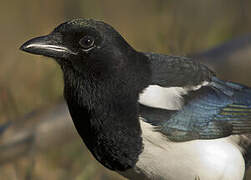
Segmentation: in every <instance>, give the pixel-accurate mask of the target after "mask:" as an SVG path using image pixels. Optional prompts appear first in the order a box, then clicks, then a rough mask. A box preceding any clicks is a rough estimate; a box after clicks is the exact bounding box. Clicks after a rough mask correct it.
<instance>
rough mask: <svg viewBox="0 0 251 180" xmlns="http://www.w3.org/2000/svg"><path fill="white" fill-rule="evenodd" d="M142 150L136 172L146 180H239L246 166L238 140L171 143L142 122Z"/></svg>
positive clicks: (231, 137)
mask: <svg viewBox="0 0 251 180" xmlns="http://www.w3.org/2000/svg"><path fill="white" fill-rule="evenodd" d="M141 127H142V137H143V143H144V150H143V152H142V153H141V154H140V156H139V161H138V162H137V164H136V169H138V170H139V171H140V173H143V174H145V175H146V177H147V179H168V180H194V179H196V178H197V179H198V177H199V179H200V180H242V179H243V176H244V172H245V162H244V159H243V156H242V152H241V149H240V148H239V147H238V145H237V142H238V140H239V138H238V136H230V137H227V138H221V139H214V140H194V141H188V142H179V143H175V142H170V141H168V139H166V137H164V136H163V135H161V133H159V132H156V131H154V129H153V127H152V126H151V125H150V124H148V123H145V122H144V121H142V120H141Z"/></svg>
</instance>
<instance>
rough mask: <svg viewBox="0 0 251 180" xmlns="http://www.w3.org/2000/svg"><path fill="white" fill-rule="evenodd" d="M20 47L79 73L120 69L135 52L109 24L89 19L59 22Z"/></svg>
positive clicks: (128, 61)
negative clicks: (44, 33)
mask: <svg viewBox="0 0 251 180" xmlns="http://www.w3.org/2000/svg"><path fill="white" fill-rule="evenodd" d="M20 49H21V50H23V51H26V52H29V53H32V54H37V55H43V56H47V57H52V58H54V59H56V61H57V62H58V63H59V64H60V65H62V66H66V68H74V69H75V70H77V71H79V72H80V73H82V72H85V71H92V72H100V71H102V72H105V71H107V70H109V71H111V70H114V69H117V70H121V69H122V68H125V66H126V65H128V63H130V60H129V58H130V56H134V57H135V54H137V52H136V51H135V50H134V49H133V48H132V47H131V46H130V45H129V44H128V43H127V42H126V41H125V40H124V39H123V37H122V36H121V35H120V34H119V33H118V32H117V31H116V30H115V29H113V28H112V27H111V26H110V25H108V24H106V23H104V22H102V21H96V20H93V19H73V20H70V21H68V22H65V23H63V24H60V25H59V26H58V27H56V28H55V29H54V30H53V31H52V32H51V33H50V34H48V35H46V36H41V37H36V38H33V39H31V40H29V41H27V42H25V43H24V44H23V45H22V46H21V47H20ZM131 61H132V60H131Z"/></svg>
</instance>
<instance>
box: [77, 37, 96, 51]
mask: <svg viewBox="0 0 251 180" xmlns="http://www.w3.org/2000/svg"><path fill="white" fill-rule="evenodd" d="M79 44H80V45H81V46H82V47H83V48H84V49H86V50H88V49H90V48H92V47H93V46H94V38H93V37H92V36H84V37H83V38H81V39H80V40H79Z"/></svg>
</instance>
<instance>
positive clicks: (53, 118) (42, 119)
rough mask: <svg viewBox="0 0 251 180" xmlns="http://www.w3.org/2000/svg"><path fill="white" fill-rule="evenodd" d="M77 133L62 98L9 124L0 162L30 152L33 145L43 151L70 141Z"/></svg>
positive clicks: (2, 145)
mask: <svg viewBox="0 0 251 180" xmlns="http://www.w3.org/2000/svg"><path fill="white" fill-rule="evenodd" d="M15 122H16V121H15ZM76 135H77V134H76V131H75V129H74V128H73V123H72V121H71V118H70V115H69V113H68V110H67V107H66V104H65V103H64V102H62V101H61V102H60V103H58V104H55V105H54V106H53V107H51V108H50V109H49V110H39V111H37V112H33V113H32V114H31V115H28V116H27V119H26V118H24V119H22V120H21V121H20V122H18V123H14V122H13V123H12V124H11V125H10V126H9V129H8V130H6V132H4V134H3V136H2V137H1V141H0V142H1V143H0V164H3V163H5V162H9V161H10V160H15V159H17V158H18V157H20V156H22V155H25V154H27V153H29V151H30V149H31V147H32V146H34V147H35V148H36V150H38V151H43V150H46V149H48V148H50V147H55V146H57V145H60V144H64V143H67V142H69V141H70V140H72V139H73V138H74V137H76Z"/></svg>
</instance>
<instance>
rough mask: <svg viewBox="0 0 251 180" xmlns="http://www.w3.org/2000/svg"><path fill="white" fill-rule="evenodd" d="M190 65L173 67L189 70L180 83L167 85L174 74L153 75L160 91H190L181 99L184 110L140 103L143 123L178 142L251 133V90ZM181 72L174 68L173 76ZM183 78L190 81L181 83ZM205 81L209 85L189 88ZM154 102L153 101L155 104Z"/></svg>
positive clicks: (180, 97)
mask: <svg viewBox="0 0 251 180" xmlns="http://www.w3.org/2000/svg"><path fill="white" fill-rule="evenodd" d="M162 61H165V60H162ZM170 61H176V60H170ZM178 61H180V60H178ZM184 61H187V60H184ZM188 61H189V63H188V65H187V66H186V65H184V64H182V63H180V64H182V65H180V64H179V63H178V62H176V63H174V62H172V63H171V64H176V65H175V66H181V67H180V69H186V71H185V75H182V71H181V72H180V74H179V75H176V81H169V79H168V78H166V79H167V80H166V81H165V79H164V77H165V76H167V75H168V74H169V73H170V72H168V73H166V74H165V73H164V72H162V73H159V72H158V73H157V75H156V74H154V73H155V72H153V77H154V78H157V79H154V80H153V84H158V86H159V88H162V89H163V88H166V89H171V88H172V87H171V85H172V86H173V85H174V86H177V87H178V88H179V87H180V88H184V89H186V92H185V93H181V94H179V95H178V96H177V97H178V99H179V101H180V102H182V103H180V106H179V107H178V106H177V107H175V108H169V107H168V106H156V105H153V106H152V105H151V103H144V101H143V100H140V101H139V102H140V103H141V104H140V108H139V109H140V115H141V116H142V117H143V119H144V120H145V121H146V122H148V123H150V124H152V125H153V126H154V127H155V129H156V131H159V132H161V133H162V134H164V135H166V136H167V137H168V139H170V140H172V141H176V142H182V141H189V140H195V139H216V138H222V137H227V136H230V135H237V134H239V135H240V134H247V133H251V89H250V88H248V87H246V86H243V85H240V84H237V83H232V82H227V81H222V80H219V79H218V78H216V77H215V76H214V75H213V73H212V72H211V71H210V70H208V69H207V68H206V67H205V66H203V65H200V64H196V63H195V64H193V61H191V60H188ZM157 64H159V63H157ZM164 64H165V63H164ZM166 64H168V63H166ZM163 66H164V65H163ZM165 66H168V65H165ZM155 67H156V66H155ZM178 69H179V67H175V68H174V69H172V68H171V70H173V73H176V71H177V70H178ZM189 69H190V70H189ZM161 71H162V70H161ZM166 71H167V70H166ZM188 71H190V73H189V72H188ZM203 71H206V72H203ZM158 74H159V75H158ZM176 74H177V73H176ZM196 74H197V76H196ZM182 76H184V78H186V79H188V80H186V81H183V82H182V81H177V80H179V78H181V77H182ZM158 78H159V79H158ZM189 79H192V80H193V81H192V80H189ZM203 81H207V82H208V83H207V84H206V85H203V86H199V87H198V88H186V87H189V86H192V85H198V84H200V83H201V82H203ZM154 82H158V83H154ZM170 82H172V83H170ZM182 83H183V84H182ZM143 94H144V93H143ZM176 95H177V94H176ZM177 97H176V98H173V99H177ZM163 98H164V99H165V97H163ZM169 98H170V97H169ZM154 99H155V98H152V101H154ZM173 99H172V100H173ZM167 101H170V99H167ZM142 102H143V103H142Z"/></svg>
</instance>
